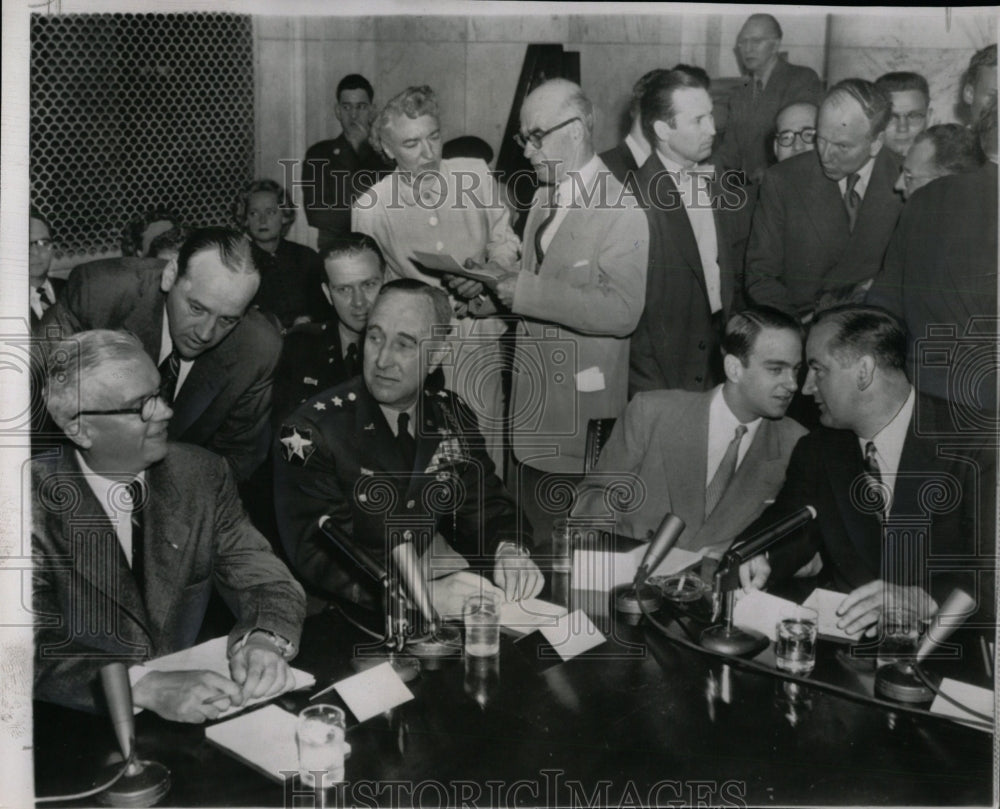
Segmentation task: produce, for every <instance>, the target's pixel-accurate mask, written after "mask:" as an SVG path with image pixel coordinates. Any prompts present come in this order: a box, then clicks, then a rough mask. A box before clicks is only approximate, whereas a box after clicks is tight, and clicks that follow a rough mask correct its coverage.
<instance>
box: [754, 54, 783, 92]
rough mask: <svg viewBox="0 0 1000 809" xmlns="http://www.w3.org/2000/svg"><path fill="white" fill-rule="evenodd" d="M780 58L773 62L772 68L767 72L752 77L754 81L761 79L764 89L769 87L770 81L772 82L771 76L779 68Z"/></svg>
mask: <svg viewBox="0 0 1000 809" xmlns="http://www.w3.org/2000/svg"><path fill="white" fill-rule="evenodd" d="M780 58H781V57H778V59H775V60H774V61H773V62H771V64H770V66H769V67H768V68H767V70H765V71H764V72H763V73H762V74H761V75H760V76H753V77H752V81H753V80H756V79H760V84H761V86H762V87H767V83H768V81H770V79H771V75H772V74H773V73H774V69H775V68H776V67H777V66H778V60H779V59H780Z"/></svg>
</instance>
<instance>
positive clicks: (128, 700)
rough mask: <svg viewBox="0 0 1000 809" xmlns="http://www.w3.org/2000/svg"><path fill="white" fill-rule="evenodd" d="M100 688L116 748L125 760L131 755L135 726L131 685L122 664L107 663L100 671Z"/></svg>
mask: <svg viewBox="0 0 1000 809" xmlns="http://www.w3.org/2000/svg"><path fill="white" fill-rule="evenodd" d="M101 686H102V688H103V689H104V698H105V699H106V700H107V703H108V713H109V714H110V715H111V723H112V725H113V726H114V729H115V736H116V737H117V738H118V746H119V747H120V748H121V751H122V755H123V756H124V757H125V758H126V759H127V758H128V757H129V756H130V755H131V754H132V741H133V738H134V737H135V729H134V728H135V725H134V719H133V714H132V685H131V683H129V680H128V671H127V670H126V669H125V664H124V663H119V662H115V663H108V665H106V666H104V667H103V668H102V669H101Z"/></svg>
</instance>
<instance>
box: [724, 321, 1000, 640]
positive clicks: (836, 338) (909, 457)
mask: <svg viewBox="0 0 1000 809" xmlns="http://www.w3.org/2000/svg"><path fill="white" fill-rule="evenodd" d="M905 355H906V339H905V336H904V334H903V330H902V326H901V325H900V324H899V322H898V321H897V320H896V319H895V318H894V317H892V315H890V314H889V313H888V312H886V311H885V310H883V309H880V308H878V307H870V306H856V305H847V306H840V307H834V308H831V309H828V310H826V311H824V312H821V313H819V314H818V315H817V319H816V320H815V321H814V323H813V326H812V328H811V330H810V332H809V338H808V340H807V341H806V360H807V362H808V365H809V374H808V376H807V377H806V383H805V387H804V389H803V390H804V392H805V393H806V394H808V395H811V396H812V397H813V398H814V399H815V400H816V403H817V404H818V406H819V409H820V414H821V415H820V421H821V424H822V427H820V428H818V429H816V430H815V431H813V432H812V433H810V434H809V435H807V436H805V437H804V438H802V439H801V440H800V441H799V443H798V444H797V445H796V447H795V449H794V451H793V452H792V457H791V460H790V461H789V463H788V471H787V475H786V478H785V485H784V486H783V487H782V489H781V492H780V493H779V494H778V497H777V499H776V501H775V503H774V504H773V505H772V506H771V507H770V508H768V509H767V511H765V512H764V514H762V515H761V517H760V518H759V519H758V520H757V521H756V522H754V524H753V525H751V526H750V527H749V528H748V529H747V530H746V531H745V532H744V535H745V536H753V535H754V534H755V533H757V532H758V531H759V530H761V529H762V528H764V527H766V526H769V525H771V524H772V523H774V522H775V521H777V520H779V519H781V518H782V517H784V516H786V515H788V514H790V513H793V512H795V511H797V510H799V509H801V508H802V507H803V506H805V505H811V506H813V507H814V508H815V509H816V511H817V513H818V516H817V518H816V519H815V520H812V521H810V522H809V523H808V524H807V525H806V526H805V527H803V528H800V529H799V530H798V531H796V532H794V533H793V534H791V535H789V536H786V537H784V538H783V539H782V540H780V542H779V543H778V544H777V545H774V546H772V548H771V549H770V551H769V552H768V553H767V554H762V555H760V556H757V557H755V558H753V559H751V560H749V561H748V562H746V563H745V564H744V565H743V567H742V568H741V570H740V578H741V580H742V581H743V583H744V586H746V587H763V586H764V585H765V584H766V583H768V582H773V581H780V580H782V579H783V578H786V577H788V576H791V575H792V574H793V573H795V572H796V571H800V570H802V568H803V566H809V567H812V568H813V570H810V571H809V572H815V568H816V567H819V568H820V571H819V574H820V583H821V585H823V586H827V587H831V588H832V589H835V590H839V591H841V592H843V593H847V596H846V597H845V598H844V600H843V602H842V603H841V604H840V606H839V607H838V609H837V614H838V616H839V620H838V626H839V627H840V628H841V629H843V630H845V631H846V632H848V633H849V634H857V633H859V632H861V631H863V630H865V631H868V632H874V629H875V625H876V624H877V622H878V621H879V617H880V615H881V613H882V611H883V610H884V609H885V608H887V607H890V606H904V607H909V608H911V609H915V610H917V611H918V613H919V614H920V616H921V618H924V619H926V618H928V617H929V616H930V615H932V614H933V613H934V612H935V611H936V610H937V608H938V607H939V606H940V605H941V603H942V602H943V601H944V599H945V598H947V596H948V594H949V593H950V592H951V590H952V589H953V588H955V587H961V588H962V589H964V590H965V591H966V592H967V593H969V594H970V595H973V596H975V597H978V598H979V603H980V605H981V606H983V607H985V608H986V611H987V612H988V611H990V610H991V609H992V598H993V596H992V579H993V569H992V568H993V563H994V559H995V544H994V535H993V532H992V515H993V508H992V505H991V502H992V500H993V490H994V487H995V480H994V477H993V475H994V469H995V458H994V457H991V454H990V452H988V451H985V450H983V449H982V446H981V439H980V440H978V441H977V440H976V436H975V435H974V434H966V435H962V434H961V432H959V433H958V434H956V432H955V430H956V426H955V425H956V424H957V422H956V421H955V419H954V415H955V413H954V411H953V409H952V408H950V407H948V406H947V405H946V404H944V403H942V402H940V401H939V400H935V399H931V398H929V397H924V396H921V395H918V394H917V392H916V391H915V390H914V389H913V386H912V385H911V384H910V382H909V381H908V380H907V378H906V374H905V371H904V363H905ZM970 439H972V443H970ZM737 541H738V540H737ZM817 554H818V558H817Z"/></svg>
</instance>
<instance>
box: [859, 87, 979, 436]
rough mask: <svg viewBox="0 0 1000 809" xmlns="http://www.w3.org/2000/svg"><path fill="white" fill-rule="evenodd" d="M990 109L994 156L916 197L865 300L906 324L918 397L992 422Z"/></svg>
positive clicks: (910, 368)
mask: <svg viewBox="0 0 1000 809" xmlns="http://www.w3.org/2000/svg"><path fill="white" fill-rule="evenodd" d="M993 110H994V116H993V118H992V125H991V127H987V131H985V132H984V133H983V135H984V137H983V143H982V147H983V149H984V151H989V150H990V149H992V152H993V158H992V159H990V160H987V161H986V164H985V165H984V166H982V167H980V168H978V169H976V170H975V171H968V172H964V173H960V174H955V175H953V176H950V177H941V178H939V179H936V180H934V181H933V182H931V183H929V184H928V185H926V186H925V187H924V188H921V189H920V190H919V191H918V192H917V193H916V194H914V195H913V197H912V198H911V199H910V200H909V202H907V203H906V208H905V210H904V211H903V215H902V216H901V217H900V219H899V226H898V227H897V228H896V233H895V234H894V235H893V237H892V242H891V243H890V244H889V250H888V252H887V253H886V257H885V265H884V266H883V268H882V272H881V273H880V274H879V276H878V277H877V278H876V280H875V283H874V284H873V286H872V288H871V289H870V290H869V292H868V302H869V303H874V304H878V305H881V306H884V307H886V308H887V309H889V310H890V311H891V312H893V313H895V314H896V315H898V316H899V317H901V318H902V319H903V322H904V323H905V325H906V337H907V365H906V367H907V369H908V371H909V372H910V375H911V376H910V378H911V379H912V380H913V381H914V384H915V385H916V386H917V390H919V391H920V392H921V393H928V394H931V395H933V396H938V397H941V398H944V399H948V400H949V401H953V402H958V403H960V404H966V405H969V406H971V407H975V408H977V409H981V410H983V411H985V412H986V413H987V414H989V415H990V417H991V419H995V417H996V408H997V395H996V385H997V376H996V359H995V356H996V355H995V353H994V352H993V351H992V350H988V349H990V348H991V347H992V346H993V345H994V343H995V341H996V326H995V323H994V319H995V318H996V315H997V303H996V293H997V163H996V146H995V144H996V117H995V110H996V107H995V105H994V107H993ZM933 128H934V127H932V129H933ZM990 129H991V130H992V131H989V130H990ZM929 131H930V130H928V132H929ZM925 134H926V133H925ZM991 144H992V146H991ZM920 145H921V144H920V143H919V142H918V143H917V144H916V145H914V147H913V149H911V152H912V151H914V150H916V149H918V148H920ZM907 159H908V160H909V155H907ZM984 352H985V353H984ZM941 358H945V359H943V360H942V359H941ZM994 423H995V422H994Z"/></svg>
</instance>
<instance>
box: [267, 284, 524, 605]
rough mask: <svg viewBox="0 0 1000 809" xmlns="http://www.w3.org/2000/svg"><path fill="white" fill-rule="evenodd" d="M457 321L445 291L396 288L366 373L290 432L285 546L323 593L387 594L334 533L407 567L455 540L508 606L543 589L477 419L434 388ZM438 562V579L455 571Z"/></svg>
mask: <svg viewBox="0 0 1000 809" xmlns="http://www.w3.org/2000/svg"><path fill="white" fill-rule="evenodd" d="M450 321H451V304H450V302H449V298H448V294H447V293H446V292H445V291H444V290H442V289H439V288H437V287H432V286H430V285H428V284H425V283H423V282H421V281H416V280H414V279H408V278H407V279H400V280H395V281H392V282H390V283H387V284H385V285H384V286H383V287H382V289H381V291H380V292H379V295H378V298H377V299H376V301H375V305H374V307H373V308H372V310H371V313H370V315H369V317H368V323H367V327H366V332H365V343H366V345H365V352H364V370H363V374H362V375H361V376H359V377H355V378H354V379H351V380H350V381H348V382H346V383H344V384H342V385H338V386H336V387H334V388H329V389H327V390H325V391H322V392H321V393H318V394H317V395H316V396H314V397H312V398H311V399H310V400H308V401H307V402H305V403H304V404H303V405H301V406H300V407H299V408H298V409H297V410H296V411H295V412H294V413H293V414H292V415H291V416H289V417H288V418H287V419H285V421H284V424H283V425H282V427H281V430H280V434H279V436H278V440H277V442H276V443H275V469H274V477H275V507H276V510H277V516H278V525H279V527H280V531H281V539H282V542H283V543H284V546H285V550H286V552H287V554H288V558H289V559H290V560H291V562H292V566H293V568H294V569H295V570H296V571H297V572H298V574H299V575H300V576H301V577H302V579H303V580H304V581H305V582H306V583H307V584H309V585H310V586H311V587H313V588H315V589H316V590H318V591H320V592H321V593H324V594H326V595H331V594H332V595H336V596H339V597H342V598H346V599H348V600H351V601H356V602H359V603H363V604H371V603H375V604H379V603H381V601H380V595H379V590H380V588H379V585H378V584H377V583H375V582H373V581H371V579H370V578H369V577H368V576H366V575H365V574H364V573H363V572H362V571H360V570H359V569H358V567H357V563H356V562H354V561H352V559H351V557H350V556H349V555H348V554H345V553H344V552H343V549H342V548H338V546H337V544H336V543H335V542H333V541H331V540H330V538H329V537H328V536H327V535H326V534H327V533H332V534H333V535H334V536H336V537H346V538H349V539H350V541H352V542H354V543H356V544H357V545H358V546H360V547H362V548H363V549H364V550H365V551H366V552H367V553H368V554H369V555H370V556H372V557H373V558H374V559H375V560H377V561H378V562H379V563H380V564H383V565H384V564H386V563H387V562H388V561H389V560H390V559H392V560H393V561H396V562H399V554H400V553H402V552H403V551H401V550H400V546H403V545H409V546H411V547H412V548H413V549H414V550H415V551H416V552H417V553H418V554H423V553H425V552H426V551H427V549H428V548H429V547H430V546H431V543H432V541H435V538H437V541H438V542H440V540H441V538H443V539H444V541H445V542H446V543H447V544H449V545H450V546H451V547H452V548H453V549H454V550H455V551H458V552H459V553H460V554H462V555H463V556H464V557H465V558H466V560H467V561H468V562H469V563H470V564H471V565H472V566H473V567H474V568H479V569H480V570H482V571H483V572H484V573H485V574H486V575H488V576H490V577H491V578H492V579H493V580H494V581H495V582H496V584H497V586H499V587H500V588H501V589H503V590H504V593H505V594H506V596H507V597H508V598H520V597H530V596H532V595H534V594H536V593H537V592H538V590H539V589H541V586H542V577H541V574H540V573H539V571H538V568H537V566H536V565H535V564H534V562H532V560H531V558H530V548H531V539H530V534H531V532H530V528H529V527H528V526H526V524H525V523H524V522H523V520H522V519H521V518H519V515H518V510H517V506H516V505H515V503H514V501H513V500H512V498H511V497H510V495H508V494H507V493H506V491H505V490H504V488H503V485H502V484H501V482H500V479H499V478H498V477H497V476H496V473H495V471H494V466H493V463H492V462H491V461H490V459H489V456H488V455H487V454H486V451H485V446H484V443H483V438H482V436H481V435H480V434H479V432H478V431H477V430H476V427H475V425H476V418H475V416H474V415H473V413H472V412H471V411H470V410H469V408H468V407H467V406H466V405H465V403H464V402H462V400H461V399H460V398H459V397H458V396H457V395H456V394H454V393H451V392H450V391H447V390H440V389H438V390H434V389H431V388H428V387H427V385H426V379H427V375H428V374H429V373H430V372H431V371H433V370H434V369H435V368H436V367H437V365H438V364H439V363H440V361H441V353H440V349H441V348H443V346H441V345H438V343H439V342H440V341H441V340H443V339H444V338H443V337H442V336H441V333H440V332H441V330H443V329H447V328H448V324H449V323H450ZM436 349H437V350H436ZM430 556H431V557H432V558H429V559H427V564H428V565H429V567H430V570H429V574H430V575H431V576H433V574H434V573H435V572H436V573H438V574H440V573H442V572H444V571H443V570H442V569H441V568H440V567H438V568H435V561H437V565H438V566H440V564H441V560H440V558H437V557H435V555H434V554H430ZM452 570H454V568H452Z"/></svg>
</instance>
